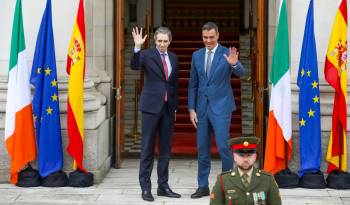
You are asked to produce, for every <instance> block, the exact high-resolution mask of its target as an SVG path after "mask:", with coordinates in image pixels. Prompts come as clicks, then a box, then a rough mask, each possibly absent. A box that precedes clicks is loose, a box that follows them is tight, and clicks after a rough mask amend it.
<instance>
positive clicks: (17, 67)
mask: <svg viewBox="0 0 350 205" xmlns="http://www.w3.org/2000/svg"><path fill="white" fill-rule="evenodd" d="M25 50H26V45H25V41H24V31H23V18H22V2H21V0H17V2H16V8H15V15H14V20H13V27H12V40H11V53H10V69H9V73H8V90H7V103H6V121H5V141H6V147H7V151H8V153H9V156H10V162H11V168H10V174H11V177H10V181H11V183H13V184H16V183H17V180H18V172H19V171H21V169H22V168H23V167H25V165H26V164H27V163H28V162H30V161H32V160H34V159H35V158H36V145H35V137H34V124H33V112H32V104H31V96H30V85H29V78H30V69H28V67H27V62H26V52H25Z"/></svg>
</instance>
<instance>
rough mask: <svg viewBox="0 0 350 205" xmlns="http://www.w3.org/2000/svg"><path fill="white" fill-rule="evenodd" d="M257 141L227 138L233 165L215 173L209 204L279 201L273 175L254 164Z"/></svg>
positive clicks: (250, 204) (267, 204) (275, 204)
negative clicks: (224, 170) (231, 150)
mask: <svg viewBox="0 0 350 205" xmlns="http://www.w3.org/2000/svg"><path fill="white" fill-rule="evenodd" d="M258 143H259V139H258V138H256V137H237V138H232V139H230V140H229V145H231V149H233V158H234V161H235V163H236V167H235V168H234V169H233V170H230V171H227V172H223V173H221V174H219V175H218V177H217V180H216V183H215V185H214V188H213V190H212V192H211V195H210V204H211V205H219V204H220V205H221V204H227V205H253V204H254V205H255V204H259V205H280V204H282V203H281V197H280V193H279V190H278V186H277V184H276V181H275V179H274V177H273V176H272V175H271V174H269V173H266V172H264V171H262V170H259V169H257V168H255V167H254V166H253V165H254V163H255V161H256V155H257V154H256V148H257V144H258Z"/></svg>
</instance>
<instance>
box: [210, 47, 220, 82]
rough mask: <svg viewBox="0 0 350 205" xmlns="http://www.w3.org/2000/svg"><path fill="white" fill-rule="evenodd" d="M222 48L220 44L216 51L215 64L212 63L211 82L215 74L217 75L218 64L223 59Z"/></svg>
mask: <svg viewBox="0 0 350 205" xmlns="http://www.w3.org/2000/svg"><path fill="white" fill-rule="evenodd" d="M222 55H223V54H222V47H221V45H220V44H218V47H217V49H216V51H215V54H214V58H213V62H212V63H211V69H210V73H209V80H210V79H211V78H212V77H213V74H214V73H215V70H216V68H217V66H216V64H218V62H219V59H220V58H221V57H222Z"/></svg>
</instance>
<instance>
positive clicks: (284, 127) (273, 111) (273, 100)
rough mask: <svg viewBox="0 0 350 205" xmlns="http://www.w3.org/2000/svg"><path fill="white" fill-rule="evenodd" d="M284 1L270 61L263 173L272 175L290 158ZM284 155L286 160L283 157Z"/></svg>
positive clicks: (287, 40) (290, 138)
mask: <svg viewBox="0 0 350 205" xmlns="http://www.w3.org/2000/svg"><path fill="white" fill-rule="evenodd" d="M289 68H290V60H289V35H288V16H287V6H286V0H282V1H281V7H280V12H279V19H278V27H277V35H276V40H275V47H274V51H273V57H272V65H271V71H270V81H271V83H272V87H271V96H270V109H269V120H268V127H267V137H266V149H265V161H264V170H265V171H267V172H270V173H272V174H276V173H277V172H279V171H282V170H283V169H286V168H287V167H286V166H285V165H286V162H288V161H289V160H290V159H291V157H292V109H291V107H292V100H291V87H290V69H289ZM286 153H287V156H286Z"/></svg>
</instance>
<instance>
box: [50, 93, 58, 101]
mask: <svg viewBox="0 0 350 205" xmlns="http://www.w3.org/2000/svg"><path fill="white" fill-rule="evenodd" d="M51 98H52V101H57V99H58V96H57V95H56V93H55V94H53V96H51Z"/></svg>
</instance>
